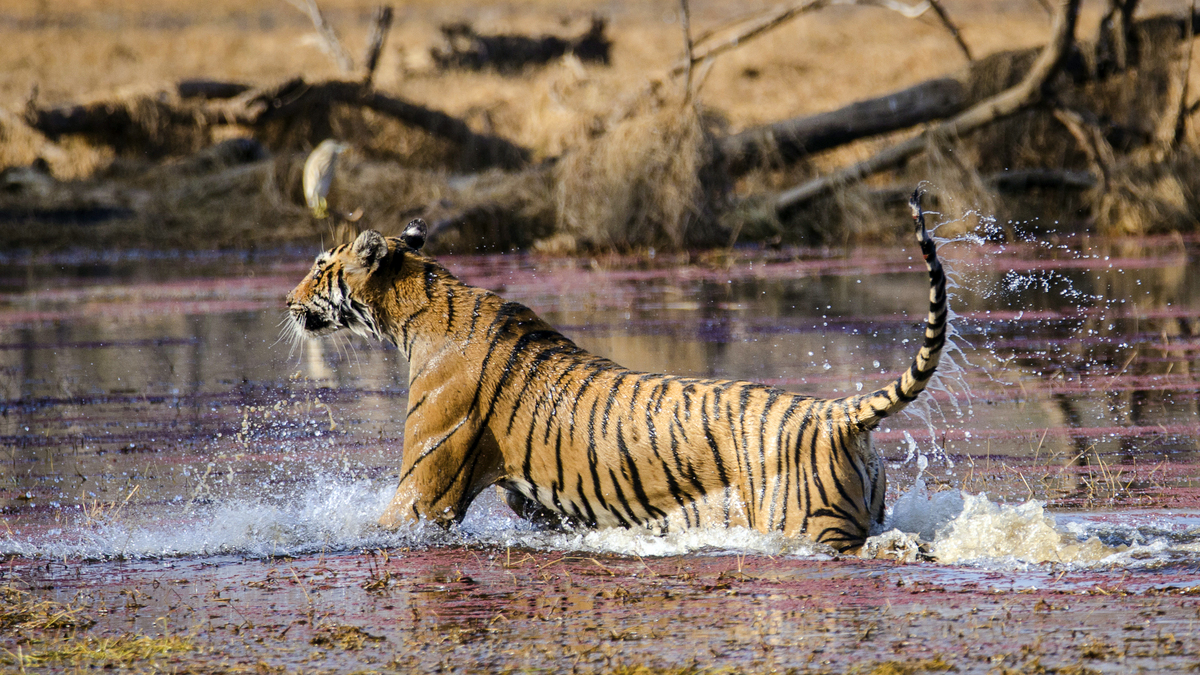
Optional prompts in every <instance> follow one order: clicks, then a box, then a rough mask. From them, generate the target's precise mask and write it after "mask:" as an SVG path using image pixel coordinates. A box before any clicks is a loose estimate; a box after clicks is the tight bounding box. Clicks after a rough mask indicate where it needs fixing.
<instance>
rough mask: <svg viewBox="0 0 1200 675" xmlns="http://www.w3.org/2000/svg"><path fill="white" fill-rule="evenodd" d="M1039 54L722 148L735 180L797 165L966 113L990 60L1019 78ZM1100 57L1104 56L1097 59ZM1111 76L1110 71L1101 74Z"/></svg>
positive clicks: (1079, 64)
mask: <svg viewBox="0 0 1200 675" xmlns="http://www.w3.org/2000/svg"><path fill="white" fill-rule="evenodd" d="M1191 19H1192V20H1191V21H1190V22H1189V21H1188V18H1187V17H1186V16H1182V17H1168V16H1152V17H1148V18H1146V19H1141V20H1139V21H1137V22H1134V24H1133V26H1132V28H1130V29H1129V30H1132V31H1134V32H1135V33H1136V29H1137V28H1138V27H1139V26H1141V25H1151V24H1167V23H1172V24H1177V25H1178V30H1179V33H1180V35H1183V36H1186V35H1192V34H1194V33H1195V32H1196V29H1195V26H1200V13H1197V14H1194V15H1193V16H1192V17H1191ZM1189 44H1190V41H1189ZM1103 48H1104V46H1103V44H1101V45H1099V46H1097V47H1096V49H1097V50H1100V51H1102V50H1103ZM1036 51H1037V50H1036V49H1033V50H1028V52H1029V53H1030V58H1029V59H1028V61H1026V60H1025V59H1024V58H1012V54H1011V53H1010V54H996V55H992V56H989V57H987V58H984V59H981V60H978V61H974V62H972V64H971V65H970V66H969V67H968V68H967V69H966V70H965V71H963V72H962V73H960V74H958V75H948V76H945V77H941V78H938V79H933V80H926V81H925V82H921V83H919V84H916V85H913V86H912V87H909V88H907V89H903V90H900V91H895V92H892V93H889V94H885V95H883V96H880V97H877V98H871V99H866V100H862V101H856V102H854V103H851V104H849V105H847V106H843V107H842V108H839V109H837V110H832V111H829V112H823V113H818V114H816V115H808V116H801V117H794V118H791V119H787V120H782V121H779V122H773V123H770V124H765V125H762V126H758V127H754V128H751V129H747V130H745V131H742V132H740V133H737V134H733V135H730V136H727V137H724V138H722V139H720V140H719V141H718V142H717V146H718V148H719V149H720V150H721V152H722V154H723V156H724V158H725V162H726V166H727V168H728V170H729V171H730V172H731V173H732V174H733V175H734V176H739V175H742V174H744V173H746V172H748V171H752V170H754V169H755V168H757V167H759V166H763V165H764V164H767V165H769V164H770V163H772V162H776V163H781V164H784V165H787V164H792V163H794V162H796V161H799V160H800V159H803V158H804V157H806V156H808V155H811V154H814V153H817V152H821V151H823V150H829V149H832V148H836V147H840V146H842V145H846V144H848V143H851V142H854V141H857V140H860V139H863V138H869V137H871V136H877V135H881V134H886V133H891V132H894V131H901V130H903V129H908V128H911V127H914V126H918V125H920V124H925V123H929V122H936V121H938V120H942V119H946V118H948V117H951V116H953V115H956V114H958V113H961V112H962V111H964V110H966V109H967V108H968V107H970V106H972V105H974V104H976V103H978V102H979V101H980V100H981V99H982V96H981V93H980V92H979V91H974V92H972V91H971V89H972V87H971V85H969V84H968V83H970V82H972V81H974V80H976V79H978V77H979V76H980V73H981V72H986V71H987V70H988V69H989V68H993V67H994V65H993V64H990V63H989V60H991V59H993V58H1001V59H1003V58H1007V59H1008V60H1009V61H1010V62H1012V63H1013V65H1014V67H1015V68H1016V70H1015V71H1014V74H1016V75H1018V76H1024V75H1026V74H1027V72H1021V71H1022V70H1024V69H1025V68H1027V67H1028V64H1032V63H1033V61H1034V59H1033V58H1032V54H1033V53H1035V52H1036ZM1100 56H1102V54H1099V55H1098V56H1097V58H1100ZM1060 67H1061V68H1062V70H1063V71H1065V72H1067V73H1068V74H1070V76H1071V77H1072V78H1073V79H1074V80H1076V81H1082V80H1086V79H1092V78H1094V77H1096V73H1095V72H1092V70H1090V68H1091V67H1090V66H1089V65H1088V64H1087V63H1086V59H1083V58H1071V59H1068V60H1067V61H1066V62H1064V63H1063V64H1061V66H1060ZM1111 74H1112V72H1107V71H1106V72H1105V73H1102V75H1111ZM994 93H999V92H994ZM984 95H986V94H984ZM1118 131H1119V130H1118Z"/></svg>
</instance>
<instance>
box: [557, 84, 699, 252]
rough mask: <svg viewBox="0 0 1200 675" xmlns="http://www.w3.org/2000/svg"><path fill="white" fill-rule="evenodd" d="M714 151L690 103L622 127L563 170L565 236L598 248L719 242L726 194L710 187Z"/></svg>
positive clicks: (661, 107)
mask: <svg viewBox="0 0 1200 675" xmlns="http://www.w3.org/2000/svg"><path fill="white" fill-rule="evenodd" d="M710 146H711V143H710V139H709V137H708V136H707V135H706V133H705V131H704V129H703V128H702V124H701V120H700V116H699V114H698V112H697V111H696V109H695V107H694V106H692V105H688V104H684V103H683V102H682V101H671V100H668V101H663V102H661V103H658V104H655V105H653V109H651V110H649V111H646V112H639V113H635V114H634V115H633V116H632V117H630V118H629V119H625V120H622V121H620V122H618V123H616V124H615V125H614V126H613V127H612V128H610V129H609V130H608V132H607V133H605V134H603V135H601V136H599V137H598V138H596V139H594V140H592V141H590V142H588V143H586V144H585V145H583V146H582V147H580V148H577V149H576V150H575V151H574V152H571V153H570V154H568V155H567V156H566V157H564V158H563V160H562V161H560V162H559V163H558V165H557V166H556V168H555V178H556V183H557V185H556V199H557V204H558V208H557V213H558V231H559V232H560V233H562V234H563V235H565V236H567V237H570V238H572V239H574V242H575V244H576V245H578V246H581V247H583V248H592V249H594V248H602V249H609V248H616V249H628V248H637V247H642V248H644V247H659V248H669V249H678V248H683V247H685V246H687V245H689V244H691V245H706V244H707V245H711V244H713V243H716V242H717V238H718V234H719V230H718V228H717V227H716V220H715V212H716V211H717V210H718V208H719V207H718V206H717V203H718V202H719V201H720V200H721V199H722V197H723V194H722V190H721V186H720V185H714V184H712V183H709V184H705V181H704V178H705V167H706V166H708V165H709V164H711V154H712V150H711V147H710ZM564 243H565V242H564ZM568 246H569V244H568Z"/></svg>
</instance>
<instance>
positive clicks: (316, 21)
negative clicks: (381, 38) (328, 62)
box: [288, 0, 354, 73]
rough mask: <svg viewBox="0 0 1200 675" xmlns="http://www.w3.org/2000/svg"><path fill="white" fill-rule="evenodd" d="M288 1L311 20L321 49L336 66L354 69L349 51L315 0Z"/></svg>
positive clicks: (345, 71) (347, 70)
mask: <svg viewBox="0 0 1200 675" xmlns="http://www.w3.org/2000/svg"><path fill="white" fill-rule="evenodd" d="M288 3H290V4H291V5H292V6H293V7H295V8H296V9H298V10H300V11H301V12H304V13H305V14H306V15H308V19H309V21H312V24H313V28H315V29H317V37H319V38H321V46H322V49H324V50H325V53H326V54H328V55H329V57H330V58H331V59H333V61H334V63H336V64H337V66H338V68H340V69H341V71H342V72H343V73H348V72H350V71H352V70H354V59H352V58H350V53H349V52H347V51H346V48H345V47H343V46H342V43H341V41H340V40H338V36H337V33H335V32H334V30H333V26H330V25H329V23H328V22H327V21H325V16H324V15H323V14H321V8H320V7H318V6H317V0H288Z"/></svg>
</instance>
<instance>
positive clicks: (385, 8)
mask: <svg viewBox="0 0 1200 675" xmlns="http://www.w3.org/2000/svg"><path fill="white" fill-rule="evenodd" d="M391 28H392V6H391V5H380V6H379V7H377V8H376V9H375V16H374V17H372V18H371V38H370V39H369V40H368V41H367V53H366V55H365V56H363V70H365V71H366V73H365V74H364V75H363V85H364V86H367V87H369V86H371V80H372V79H374V77H375V68H376V67H377V66H378V65H379V54H380V53H381V52H383V44H384V43H385V42H387V36H388V31H389V30H391Z"/></svg>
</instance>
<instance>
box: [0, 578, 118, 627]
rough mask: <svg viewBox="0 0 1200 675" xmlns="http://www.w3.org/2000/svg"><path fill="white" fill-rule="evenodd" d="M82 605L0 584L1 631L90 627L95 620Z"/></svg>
mask: <svg viewBox="0 0 1200 675" xmlns="http://www.w3.org/2000/svg"><path fill="white" fill-rule="evenodd" d="M83 612H84V608H83V607H81V606H74V605H67V604H63V603H61V602H54V601H53V600H46V599H43V598H39V597H36V596H34V595H32V594H31V593H29V592H28V591H23V590H20V589H18V588H14V587H12V586H4V587H0V630H5V631H9V630H17V631H20V630H57V629H63V628H87V627H88V626H91V625H93V624H94V623H96V622H95V621H94V620H92V619H91V618H90V617H88V616H86V615H85V614H84V613H83Z"/></svg>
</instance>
